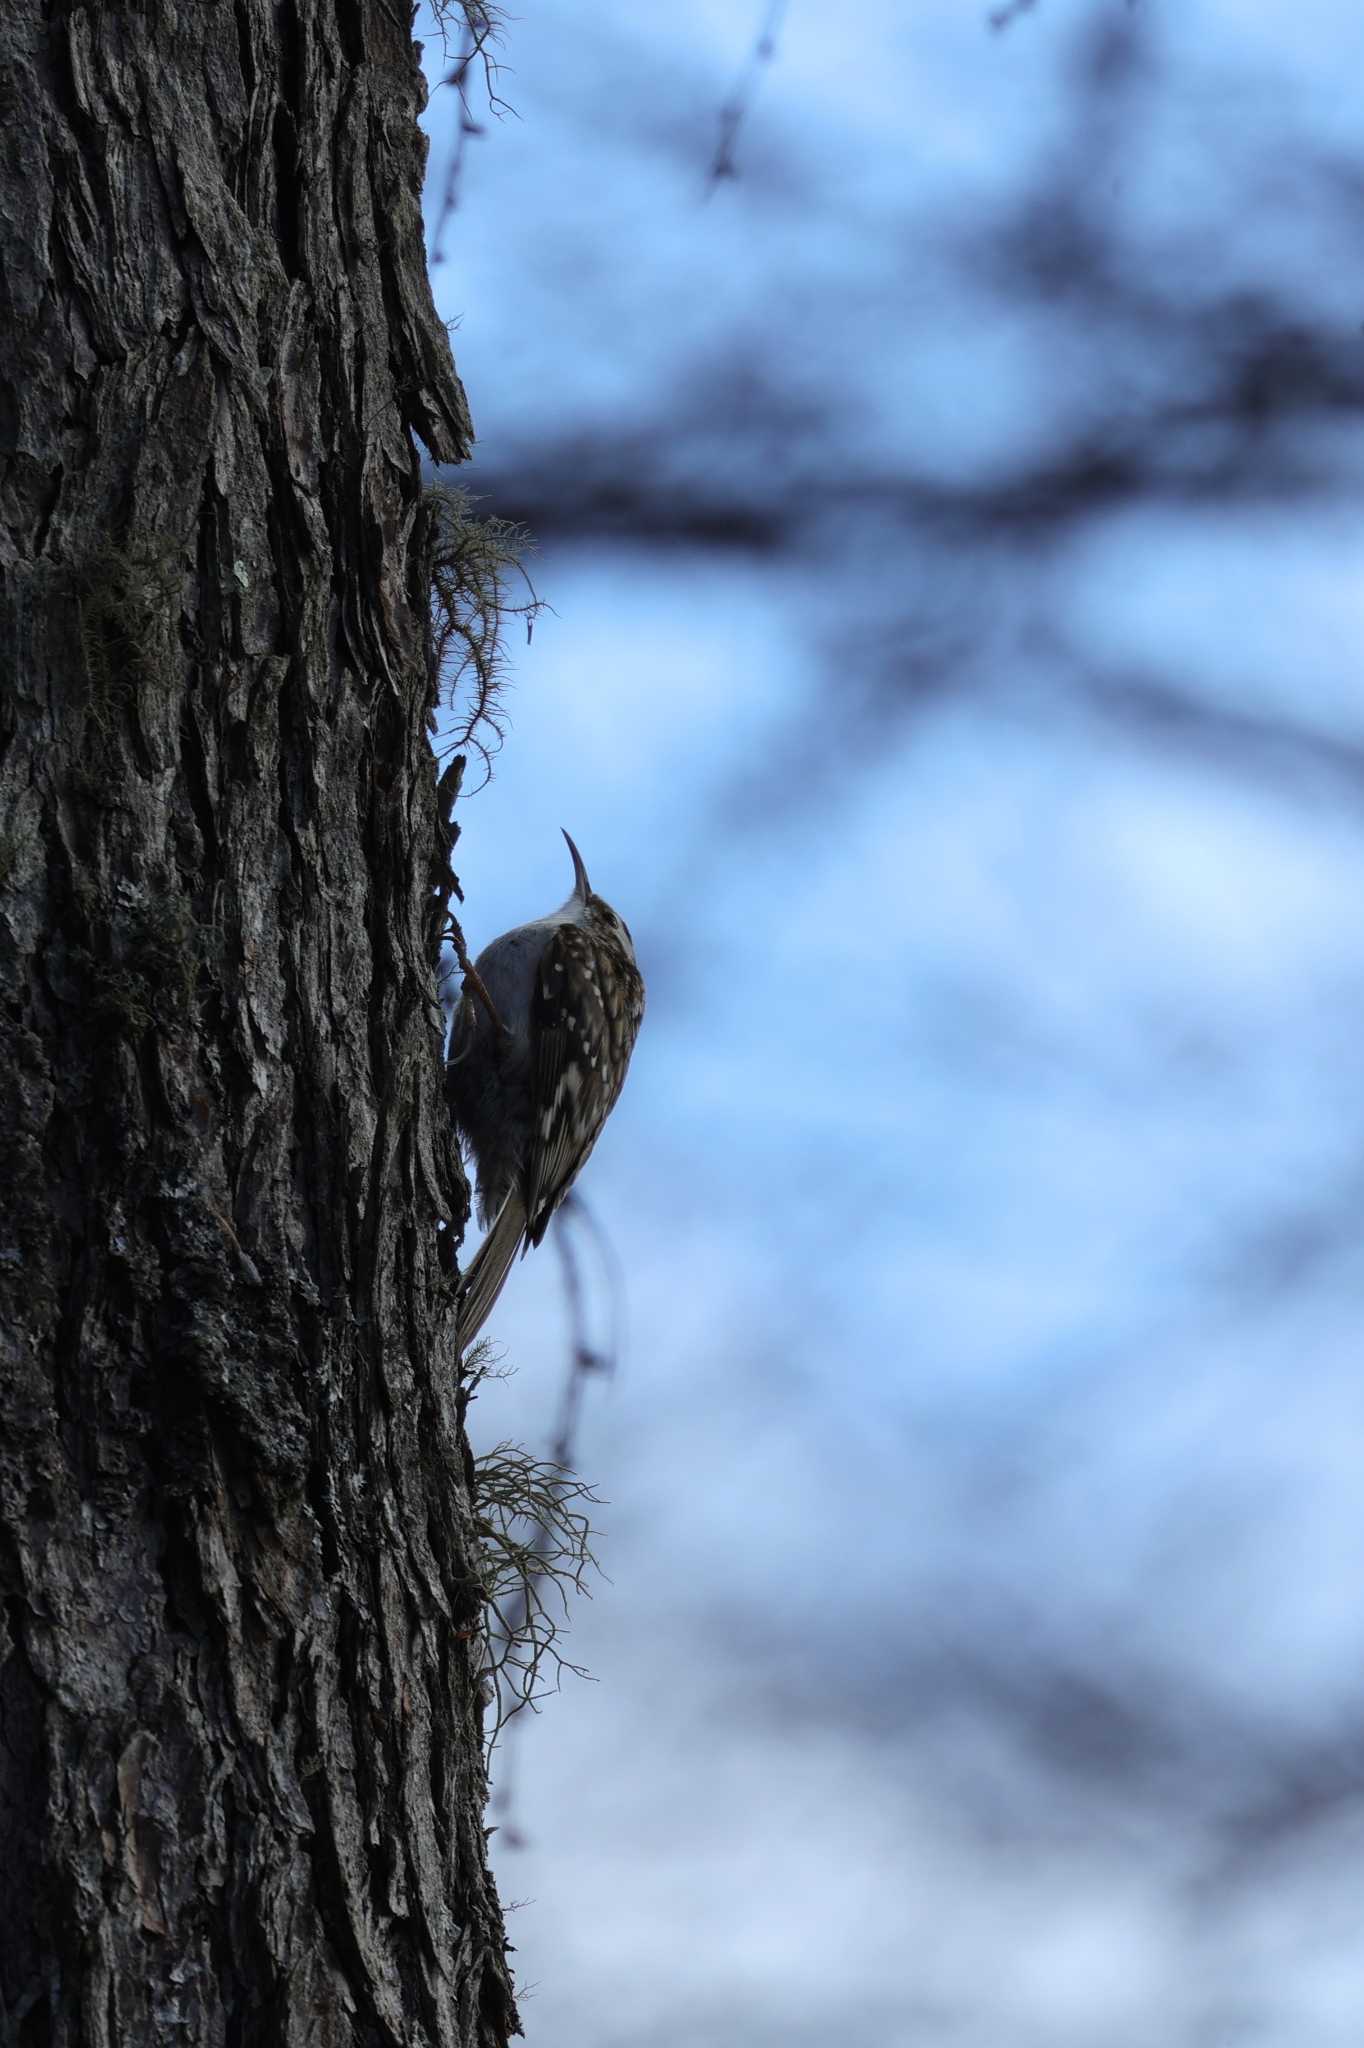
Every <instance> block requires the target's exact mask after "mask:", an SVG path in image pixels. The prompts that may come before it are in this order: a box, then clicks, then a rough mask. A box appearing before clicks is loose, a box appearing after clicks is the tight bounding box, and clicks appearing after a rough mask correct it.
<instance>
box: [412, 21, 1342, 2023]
mask: <svg viewBox="0 0 1364 2048" xmlns="http://www.w3.org/2000/svg"><path fill="white" fill-rule="evenodd" d="M418 33H419V34H420V33H425V34H426V37H427V44H426V54H427V61H428V67H429V72H430V76H431V80H432V84H433V88H434V89H433V94H432V100H431V105H430V109H429V112H428V127H429V130H430V134H431V138H432V159H431V173H430V194H429V203H430V219H431V226H432V236H433V255H434V257H435V259H436V261H435V268H434V271H433V275H434V278H435V284H436V290H437V297H438V302H439V303H440V305H441V309H442V312H443V313H444V314H445V315H446V316H447V317H448V318H450V319H451V320H452V321H457V322H458V331H457V332H456V333H455V336H454V341H455V348H456V354H457V358H458V361H459V366H460V370H461V373H462V375H463V377H464V379H465V382H466V384H467V386H468V388H469V393H470V398H471V403H472V406H473V411H474V418H475V423H476V425H477V427H478V431H479V447H478V454H477V459H476V462H475V463H474V465H473V466H472V468H471V469H470V470H468V471H466V472H463V473H462V474H461V476H460V477H459V478H458V479H455V481H457V482H459V483H460V484H461V485H463V486H466V487H467V488H469V489H471V490H472V491H473V492H474V493H476V494H478V495H479V496H480V498H481V500H482V506H483V509H484V510H486V511H489V512H492V513H495V514H496V515H497V516H498V517H500V518H503V519H506V520H509V521H512V522H515V523H522V524H524V525H525V526H526V527H528V528H529V529H530V530H531V531H532V532H533V533H534V534H535V535H536V536H537V538H538V541H539V552H538V555H537V556H536V558H535V560H534V562H533V564H532V570H533V576H534V583H535V589H536V591H537V592H538V594H539V596H540V597H542V598H543V599H544V600H546V601H547V603H548V605H549V606H551V607H552V612H548V613H545V614H543V615H542V616H541V617H540V619H539V620H538V622H537V624H536V629H535V633H534V637H533V642H532V644H531V645H529V646H521V645H514V646H512V647H510V648H509V649H508V652H509V655H510V656H511V669H512V678H511V681H512V687H511V689H510V691H509V694H508V695H507V696H506V697H505V699H504V702H503V711H504V713H505V719H506V723H507V725H508V733H507V738H506V743H505V746H504V747H503V749H502V751H501V752H500V754H499V755H498V756H497V758H496V760H495V762H494V775H493V779H492V781H491V783H490V784H489V785H488V786H487V788H486V789H485V790H484V791H483V792H482V793H481V794H479V795H478V796H477V797H476V798H474V799H472V800H470V801H469V802H468V803H466V804H464V805H463V806H462V807H461V812H460V816H461V821H462V824H463V832H464V836H463V838H462V840H461V843H460V847H459V850H458V854H457V865H458V867H459V871H460V874H461V877H462V881H463V884H464V889H465V896H466V904H465V910H464V913H463V921H464V929H465V932H466V934H467V936H468V939H469V943H470V945H471V947H472V948H473V949H474V950H475V951H476V950H477V948H478V947H479V946H480V945H481V944H483V943H484V942H486V940H487V939H488V938H489V937H491V936H492V935H494V934H495V933H496V932H498V931H500V930H502V929H504V928H505V927H506V926H507V925H509V924H511V923H513V922H517V921H519V920H520V919H522V918H524V917H526V916H528V915H532V914H535V913H536V912H538V911H540V910H541V909H543V908H544V907H546V906H547V905H548V904H550V903H552V902H557V901H558V900H560V898H561V897H562V895H564V894H565V893H566V892H567V888H568V884H569V879H570V878H569V877H568V875H567V873H566V868H565V862H564V856H563V849H562V844H561V842H560V841H559V837H558V827H559V826H560V825H561V824H564V825H567V826H568V828H569V829H570V830H571V831H572V833H573V834H574V836H575V838H576V839H577V840H578V842H579V844H580V846H581V847H582V849H583V851H584V854H585V856H586V858H587V862H588V866H589V869H590V871H591V874H592V877H593V880H594V883H595V884H596V886H597V887H599V888H600V889H601V890H602V891H603V893H604V894H606V895H607V896H608V897H609V898H610V899H611V900H612V901H613V902H614V903H615V904H616V905H617V907H618V908H619V909H620V910H621V911H622V912H623V914H624V915H625V917H626V918H627V919H628V920H629V922H630V924H631V927H632V929H633V930H634V932H635V935H636V938H637V941H638V944H639V950H640V955H641V960H642V964H643V966H644V969H645V973H646V976H647V979H648V982H649V987H650V1011H649V1016H648V1018H647V1020H646V1024H645V1028H644V1032H643V1035H642V1038H641V1041H640V1046H639V1050H638V1053H637V1055H636V1059H635V1065H634V1068H633V1070H632V1073H631V1077H630V1083H629V1086H628V1087H627V1089H626V1091H625V1095H624V1097H623V1099H622V1102H621V1104H620V1106H619V1108H618V1110H617V1112H616V1114H615V1117H614V1118H613V1121H612V1124H611V1126H610V1129H609V1131H608V1133H607V1135H606V1137H605V1138H604V1139H603V1141H602V1143H601V1145H600V1147H599V1148H598V1151H597V1153H596V1154H595V1156H594V1159H593V1162H592V1166H591V1168H590V1170H589V1173H588V1175H587V1177H586V1180H585V1185H584V1193H585V1195H586V1196H587V1198H588V1200H589V1202H590V1204H591V1207H592V1212H593V1214H594V1216H595V1217H596V1219H597V1220H598V1222H599V1223H600V1225H601V1227H602V1231H603V1233H604V1235H605V1237H606V1239H607V1240H608V1242H609V1244H610V1246H611V1247H612V1248H613V1253H614V1257H615V1260H616V1261H617V1263H618V1266H619V1269H620V1273H621V1276H622V1278H621V1283H620V1286H619V1288H617V1287H616V1286H615V1285H614V1284H613V1283H612V1281H611V1277H610V1273H609V1269H608V1266H607V1264H606V1262H604V1260H603V1258H602V1257H601V1256H600V1252H599V1248H598V1247H597V1246H596V1244H595V1241H594V1240H592V1239H590V1238H582V1239H581V1240H580V1251H579V1257H578V1264H577V1269H576V1270H577V1273H578V1277H579V1280H580V1282H581V1285H582V1287H583V1289H584V1299H583V1302H582V1305H581V1314H582V1317H583V1318H584V1320H583V1321H582V1323H581V1325H579V1324H577V1323H575V1322H574V1320H573V1318H572V1317H571V1316H570V1313H569V1305H568V1304H567V1303H566V1298H565V1294H564V1288H563V1278H562V1272H561V1268H560V1265H559V1263H558V1261H556V1259H555V1257H554V1256H553V1254H552V1252H551V1251H550V1250H549V1249H548V1248H546V1250H545V1251H542V1252H541V1253H540V1255H539V1256H538V1258H535V1259H531V1260H529V1261H527V1262H526V1264H525V1265H524V1266H523V1267H521V1268H520V1269H519V1270H518V1272H517V1273H516V1275H515V1276H514V1279H513V1283H512V1284H511V1285H510V1286H509V1288H508V1290H507V1293H506V1295H505V1296H504V1298H503V1304H502V1306H501V1307H500V1309H499V1311H498V1314H497V1316H496V1317H495V1318H494V1322H493V1325H492V1329H491V1334H492V1335H493V1336H494V1337H496V1338H497V1339H498V1340H499V1341H500V1342H501V1343H502V1344H504V1345H505V1346H506V1351H507V1357H508V1361H509V1363H510V1364H512V1365H513V1366H514V1367H515V1368H516V1371H515V1373H514V1376H513V1377H511V1378H510V1379H509V1380H506V1381H502V1382H498V1383H496V1384H492V1383H490V1384H487V1385H485V1387H484V1388H483V1390H482V1392H481V1394H480V1399H479V1404H478V1406H477V1407H476V1408H475V1409H474V1411H473V1423H474V1429H475V1435H476V1438H478V1436H479V1433H480V1431H481V1432H482V1440H483V1441H484V1443H485V1444H487V1445H491V1444H493V1443H495V1442H497V1441H499V1440H500V1439H502V1438H503V1437H505V1436H507V1435H508V1434H512V1435H517V1436H520V1437H522V1438H523V1439H525V1440H526V1441H528V1442H530V1443H532V1444H536V1445H539V1444H548V1443H549V1442H550V1441H551V1440H552V1438H553V1436H554V1431H555V1422H554V1418H555V1415H556V1413H557V1412H558V1407H559V1403H560V1401H561V1398H562V1391H561V1379H562V1374H563V1370H564V1359H565V1354H566V1350H568V1349H569V1348H570V1346H571V1343H572V1342H573V1341H575V1340H576V1341H578V1342H579V1343H581V1344H584V1345H586V1346H587V1347H588V1348H590V1349H596V1348H601V1349H603V1350H605V1351H607V1352H610V1353H611V1354H612V1355H617V1354H618V1355H619V1357H620V1360H621V1363H620V1369H619V1371H618V1372H617V1374H616V1375H615V1377H614V1379H613V1380H612V1381H611V1383H610V1384H604V1385H602V1386H600V1387H598V1386H595V1385H594V1386H591V1387H589V1388H588V1389H587V1399H586V1400H585V1401H584V1402H583V1404H582V1409H581V1413H580V1415H579V1416H578V1422H577V1429H576V1439H575V1454H576V1459H577V1462H578V1465H579V1467H580V1469H581V1471H582V1472H583V1475H584V1477H585V1478H586V1479H587V1480H589V1481H590V1482H591V1483H592V1484H593V1485H594V1486H596V1487H597V1488H598V1489H599V1490H600V1492H601V1494H602V1495H603V1496H604V1497H605V1498H606V1500H607V1501H609V1502H610V1503H611V1505H609V1506H607V1507H604V1508H602V1509H600V1510H598V1511H597V1512H596V1513H595V1514H594V1520H595V1521H596V1522H597V1523H598V1525H599V1527H600V1531H601V1534H600V1537H599V1540H598V1542H597V1549H598V1555H599V1556H600V1559H601V1562H602V1565H603V1567H604V1570H605V1572H606V1574H607V1577H608V1578H609V1580H610V1582H611V1583H610V1584H609V1585H603V1586H601V1587H599V1591H598V1597H597V1598H596V1600H595V1601H594V1602H593V1603H592V1604H591V1605H590V1606H588V1607H583V1608H580V1610H579V1612H578V1614H577V1617H576V1620H575V1626H574V1631H573V1635H572V1637H571V1639H570V1650H571V1654H572V1656H573V1657H574V1659H575V1661H581V1662H582V1663H583V1664H585V1665H586V1666H587V1667H588V1668H589V1669H590V1670H591V1672H592V1673H593V1675H594V1677H595V1679H596V1680H597V1683H596V1684H594V1685H587V1684H579V1683H573V1682H570V1683H569V1684H568V1686H567V1687H566V1689H565V1691H564V1692H563V1693H562V1695H560V1696H559V1697H557V1698H555V1699H554V1700H553V1701H552V1702H551V1703H550V1705H549V1707H548V1709H547V1710H546V1711H545V1712H544V1713H543V1715H541V1716H540V1717H539V1718H538V1719H537V1720H535V1721H534V1722H532V1723H531V1724H530V1725H529V1727H528V1728H527V1727H526V1725H525V1724H526V1720H527V1717H524V1716H523V1717H522V1720H521V1724H520V1726H521V1729H522V1733H521V1735H520V1737H519V1738H518V1740H517V1742H516V1744H515V1745H514V1747H513V1748H512V1749H510V1750H506V1749H504V1751H503V1753H502V1765H501V1769H502V1772H503V1777H502V1790H503V1798H504V1807H503V1811H502V1814H501V1818H502V1820H503V1823H504V1825H503V1834H502V1837H501V1842H502V1845H503V1848H502V1855H501V1875H502V1886H503V1891H504V1895H505V1896H507V1897H508V1898H509V1899H511V1900H513V1901H515V1900H528V1903H526V1904H525V1906H524V1907H523V1909H522V1910H521V1911H520V1912H518V1913H517V1914H516V1915H515V1916H514V1918H513V1923H512V1932H513V1938H514V1939H515V1940H516V1942H517V1944H518V1950H519V1955H518V1959H517V1960H518V1964H519V1970H520V1975H521V1978H522V1981H523V1983H524V1985H525V1986H526V1988H527V1990H528V1992H529V1993H530V1996H529V1997H528V1999H527V2001H526V2005H525V2013H526V2025H527V2032H528V2037H529V2039H530V2041H531V2043H532V2044H535V2043H537V2042H543V2043H549V2042H551V2041H552V2042H554V2043H555V2044H556V2048H589V2044H590V2048H626V2044H629V2048H641V2044H658V2048H701V2044H706V2048H712V2044H714V2043H716V2042H730V2041H743V2042H744V2043H746V2044H751V2048H759V2044H766V2043H769V2042H770V2043H773V2044H778V2043H780V2044H782V2048H793V2044H801V2043H806V2042H808V2043H811V2044H813V2043H819V2044H821V2048H824V2044H827V2043H829V2042H833V2041H836V2042H839V2043H841V2044H847V2048H864V2044H865V2048H892V2044H895V2048H898V2044H900V2043H906V2044H909V2043H915V2044H919V2043H922V2044H925V2048H936V2044H939V2043H942V2044H947V2043H951V2044H953V2048H977V2044H978V2048H1070V2044H1074V2048H1093V2044H1095V2043H1098V2042H1102V2043H1103V2044H1104V2048H1156V2044H1159V2048H1183V2044H1188V2048H1234V2044H1235V2048H1239V2044H1252V2043H1253V2044H1255V2048H1279V2044H1282V2048H1337V2044H1339V2048H1346V2044H1350V2048H1355V2044H1357V2043H1358V2042H1359V2040H1360V2039H1361V2038H1362V2037H1364V1926H1362V1925H1361V1920H1362V1919H1364V1908H1362V1907H1361V1899H1362V1898H1364V1892H1362V1891H1361V1886H1360V1881H1359V1872H1360V1855H1361V1849H1364V1799H1362V1798H1361V1794H1362V1793H1364V1749H1362V1748H1361V1697H1362V1696H1364V1629H1362V1628H1361V1620H1360V1614H1359V1605H1360V1603H1359V1587H1360V1584H1361V1572H1362V1568H1364V1499H1362V1498H1361V1495H1362V1493H1364V1489H1362V1488H1361V1475H1362V1474H1364V1393H1362V1391H1361V1373H1360V1366H1359V1350H1360V1343H1359V1326H1360V1310H1361V1299H1362V1296H1364V1259H1362V1258H1361V1251H1360V1243H1359V1235H1360V1234H1359V1224H1358V1218H1359V1210H1360V1195H1361V1192H1364V1081H1362V1074H1364V1069H1362V1066H1361V1059H1360V1052H1359V1041H1360V1025H1359V1016H1360V1008H1361V994H1364V923H1362V921H1361V917H1360V911H1359V900H1360V871H1361V855H1362V854H1364V698H1362V696H1361V689H1360V673H1361V662H1360V637H1361V635H1360V628H1361V621H1362V620H1364V560H1362V559H1361V500H1360V485H1361V477H1362V475H1364V253H1362V251H1364V245H1362V244H1361V239H1360V228H1359V224H1360V219H1361V215H1362V214H1364V15H1361V14H1360V13H1359V11H1358V10H1357V9H1356V8H1354V7H1351V6H1348V5H1346V4H1344V0H1300V4H1298V5H1296V6H1294V7H1293V8H1280V7H1269V6H1266V5H1264V4H1263V0H1258V4H1256V0H1183V4H1181V5H1179V6H1177V7H1176V6H1175V5H1173V4H1170V0H1132V4H1126V0H1036V4H1034V5H1031V6H1027V5H1021V6H1020V5H1017V4H1015V5H1013V6H1008V7H998V8H996V9H994V10H993V11H991V10H990V9H988V8H987V7H985V6H984V5H982V6H979V7H977V6H974V5H971V4H967V0H921V4H919V5H916V6H914V7H912V8H910V7H905V6H903V5H900V4H898V0H863V4H862V5H861V6H859V7H854V8H851V9H847V10H844V11H843V12H842V13H841V14H839V15H838V16H837V17H836V18H834V19H831V18H830V16H829V13H828V10H827V9H821V8H815V7H813V6H811V5H809V4H808V0H789V4H787V5H785V6H781V5H776V6H773V5H770V4H769V5H764V4H763V0H752V4H751V6H742V7H741V6H738V5H736V4H735V0H688V4H687V5H685V6H682V7H678V8H671V9H652V8H651V9H641V8H639V7H638V6H635V5H631V4H629V0H598V4H597V5H595V6H593V7H592V8H590V9H584V8H582V7H578V6H573V5H571V4H569V0H537V4H536V5H535V6H534V7H532V8H528V9H527V10H525V11H524V12H523V13H522V14H521V15H520V16H519V17H518V18H516V19H515V20H508V21H507V22H505V23H504V24H503V36H502V40H501V42H500V43H499V44H497V45H496V46H495V48H494V51H493V54H494V56H495V57H496V58H497V59H498V60H499V61H500V63H501V65H502V67H503V68H502V69H501V71H500V72H498V73H497V74H496V75H495V76H494V78H493V80H492V86H493V94H494V104H493V105H492V106H490V104H489V100H488V92H487V86H488V80H487V78H486V76H485V75H484V74H483V72H482V71H481V69H480V68H479V67H478V66H470V67H469V68H468V70H467V71H466V73H465V75H464V79H463V90H462V91H461V88H460V85H459V84H458V83H456V84H451V83H449V82H444V83H442V81H448V80H449V79H450V78H451V75H452V73H455V72H457V71H458V66H459V39H458V36H457V35H455V34H454V33H453V31H452V34H451V39H450V42H449V43H448V45H446V46H443V45H442V40H441V37H440V36H439V34H438V33H437V32H436V29H435V26H434V25H433V24H427V25H426V27H425V29H423V25H422V23H421V22H420V21H419V24H418ZM461 128H462V129H463V131H464V132H463V134H462V136H461V133H460V131H461ZM452 179H453V180H455V182H456V185H457V189H456V191H455V192H454V195H453V196H454V197H455V199H456V200H457V203H456V204H455V205H454V207H453V210H452V209H451V207H450V205H449V204H448V200H449V199H450V197H451V189H450V188H451V182H452ZM457 716H458V714H456V717H457ZM471 780H472V778H471ZM622 1298H623V1300H624V1302H625V1304H627V1306H628V1328H627V1330H626V1332H625V1335H624V1337H623V1339H622V1340H620V1341H619V1342H618V1341H617V1336H616V1334H615V1331H614V1323H615V1318H616V1317H617V1314H618V1310H619V1307H620V1302H621V1299H622ZM584 1333H586V1334H584ZM513 1779H514V1799H512V1801H511V1804H510V1805H509V1806H508V1805H507V1804H506V1796H507V1793H508V1790H509V1788H510V1786H511V1785H512V1783H513Z"/></svg>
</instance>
